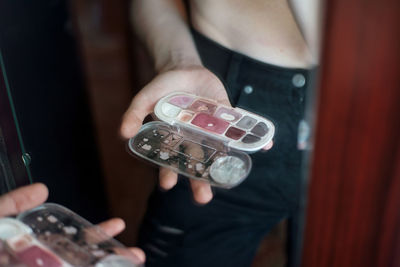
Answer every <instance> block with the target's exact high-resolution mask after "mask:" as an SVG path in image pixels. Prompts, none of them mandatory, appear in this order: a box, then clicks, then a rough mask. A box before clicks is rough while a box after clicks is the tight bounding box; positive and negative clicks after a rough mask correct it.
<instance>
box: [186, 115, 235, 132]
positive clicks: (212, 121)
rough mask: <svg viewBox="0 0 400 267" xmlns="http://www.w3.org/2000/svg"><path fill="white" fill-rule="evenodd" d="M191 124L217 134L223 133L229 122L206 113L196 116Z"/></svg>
mask: <svg viewBox="0 0 400 267" xmlns="http://www.w3.org/2000/svg"><path fill="white" fill-rule="evenodd" d="M192 124H193V125H196V126H198V127H200V128H203V129H206V130H208V131H211V132H214V133H218V134H222V133H224V132H225V130H226V128H228V126H229V122H226V121H224V120H221V119H218V118H216V117H213V116H211V115H209V114H206V113H199V114H197V115H196V116H195V117H194V119H193V120H192Z"/></svg>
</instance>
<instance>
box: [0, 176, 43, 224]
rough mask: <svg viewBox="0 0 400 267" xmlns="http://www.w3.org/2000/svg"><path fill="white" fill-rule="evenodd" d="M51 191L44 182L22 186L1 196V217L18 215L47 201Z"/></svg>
mask: <svg viewBox="0 0 400 267" xmlns="http://www.w3.org/2000/svg"><path fill="white" fill-rule="evenodd" d="M48 195H49V191H48V190H47V187H46V186H45V185H44V184H40V183H37V184H31V185H27V186H23V187H20V188H18V189H15V190H13V191H10V192H9V193H7V194H4V195H2V196H0V218H1V217H4V216H10V215H16V214H18V213H21V212H23V211H26V210H29V209H32V208H34V207H36V206H39V205H40V204H42V203H43V202H45V201H46V199H47V196H48Z"/></svg>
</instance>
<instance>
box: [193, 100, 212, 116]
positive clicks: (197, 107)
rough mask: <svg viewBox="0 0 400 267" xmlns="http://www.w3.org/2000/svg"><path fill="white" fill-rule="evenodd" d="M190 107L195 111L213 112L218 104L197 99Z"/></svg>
mask: <svg viewBox="0 0 400 267" xmlns="http://www.w3.org/2000/svg"><path fill="white" fill-rule="evenodd" d="M189 109H190V110H193V111H195V112H202V113H208V114H213V113H214V112H215V110H216V109H217V106H216V105H214V104H211V103H209V102H205V101H202V100H197V101H196V102H194V103H193V104H192V105H191V106H190V108H189Z"/></svg>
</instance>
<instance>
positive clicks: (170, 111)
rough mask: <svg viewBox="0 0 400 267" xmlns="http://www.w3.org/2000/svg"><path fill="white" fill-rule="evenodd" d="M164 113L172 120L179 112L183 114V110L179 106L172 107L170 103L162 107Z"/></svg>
mask: <svg viewBox="0 0 400 267" xmlns="http://www.w3.org/2000/svg"><path fill="white" fill-rule="evenodd" d="M161 110H162V113H163V114H164V115H165V116H167V117H170V118H175V117H176V116H178V114H179V112H181V109H180V108H179V107H177V106H174V105H171V104H169V103H164V104H163V105H162V107H161Z"/></svg>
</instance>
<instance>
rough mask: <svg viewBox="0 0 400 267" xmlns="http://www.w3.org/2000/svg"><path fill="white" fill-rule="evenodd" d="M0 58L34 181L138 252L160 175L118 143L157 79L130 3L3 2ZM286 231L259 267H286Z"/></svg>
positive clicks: (269, 244)
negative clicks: (140, 96) (118, 224)
mask: <svg viewBox="0 0 400 267" xmlns="http://www.w3.org/2000/svg"><path fill="white" fill-rule="evenodd" d="M0 49H1V53H2V55H3V59H4V63H5V69H6V71H7V75H8V80H9V82H10V87H11V91H12V95H13V99H14V104H15V107H16V112H17V116H18V120H19V123H20V127H21V132H22V137H23V140H24V143H25V148H26V151H27V152H28V153H29V154H30V156H31V159H32V161H31V165H30V167H31V170H32V176H33V177H34V178H33V179H34V181H36V182H43V183H45V184H46V185H47V186H48V187H49V189H50V197H49V201H52V202H56V203H59V204H62V205H64V206H66V207H68V208H70V209H72V210H73V211H75V212H77V213H78V214H80V215H81V216H83V217H85V218H87V219H88V220H90V221H92V222H99V221H101V220H103V219H105V218H108V217H111V216H117V217H121V218H123V219H124V220H125V221H126V223H127V229H126V231H125V232H124V233H123V234H122V235H120V236H119V237H118V238H119V239H120V240H121V241H122V242H124V243H125V244H127V245H133V244H134V243H135V240H136V236H137V231H138V228H139V225H140V222H141V219H142V216H143V214H144V211H145V209H146V202H147V198H148V196H149V194H150V192H151V191H152V188H153V187H154V185H155V183H156V177H157V170H156V169H155V168H152V167H150V166H149V165H146V164H143V163H141V162H139V161H137V160H136V159H134V158H133V157H131V156H130V155H129V154H128V153H127V151H126V147H125V142H124V141H123V140H122V139H121V138H120V137H119V135H118V129H119V124H120V121H121V117H122V115H123V113H124V111H125V110H126V108H127V107H128V105H129V103H130V100H131V98H132V96H133V95H134V94H135V93H136V92H137V91H138V90H140V88H142V86H143V85H145V84H146V83H147V82H148V81H149V80H150V79H151V77H152V76H153V71H152V68H151V62H150V60H149V58H148V57H147V55H146V53H145V51H144V50H143V48H142V47H141V46H140V44H139V43H138V41H137V40H136V39H135V38H134V35H133V34H132V32H131V29H130V22H129V1H128V0H123V1H112V0H86V1H83V0H71V1H63V0H45V1H24V0H3V1H0ZM286 228H287V225H286V222H283V223H282V224H280V225H279V226H278V227H277V228H276V229H274V230H273V231H272V232H271V234H270V235H269V236H268V237H267V238H266V239H265V240H264V242H263V243H262V245H261V247H260V251H259V253H258V254H257V256H256V259H255V262H254V267H258V266H266V265H267V264H268V266H284V265H285V263H286V239H287V231H286Z"/></svg>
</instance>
